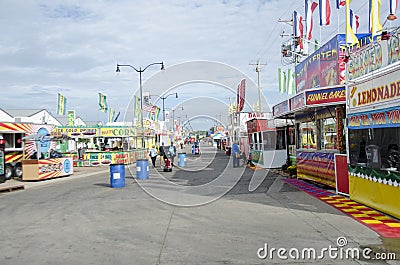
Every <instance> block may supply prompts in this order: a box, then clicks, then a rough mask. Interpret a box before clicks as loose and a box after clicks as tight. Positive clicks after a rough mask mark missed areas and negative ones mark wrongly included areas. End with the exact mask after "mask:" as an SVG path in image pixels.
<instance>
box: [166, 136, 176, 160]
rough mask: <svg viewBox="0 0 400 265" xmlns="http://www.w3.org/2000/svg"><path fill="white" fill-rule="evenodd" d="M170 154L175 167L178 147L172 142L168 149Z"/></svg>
mask: <svg viewBox="0 0 400 265" xmlns="http://www.w3.org/2000/svg"><path fill="white" fill-rule="evenodd" d="M168 153H169V155H170V159H171V165H172V166H174V159H175V156H176V147H175V145H174V142H171V145H170V146H169V148H168Z"/></svg>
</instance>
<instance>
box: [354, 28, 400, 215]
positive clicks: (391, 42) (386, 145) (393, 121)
mask: <svg viewBox="0 0 400 265" xmlns="http://www.w3.org/2000/svg"><path fill="white" fill-rule="evenodd" d="M399 37H400V33H399V32H394V33H392V34H391V37H390V39H388V40H382V41H377V42H376V43H374V44H370V45H368V46H367V47H366V48H365V49H362V50H359V51H357V52H355V53H353V54H351V56H350V60H349V62H348V76H349V81H350V82H349V87H348V91H347V98H348V101H347V121H348V149H349V159H348V160H349V161H348V162H349V166H348V174H349V194H350V198H351V199H353V200H355V201H358V202H360V203H362V204H365V205H368V206H370V207H372V208H375V209H377V210H379V211H382V212H384V213H387V214H390V215H392V216H394V217H396V218H400V203H399V198H400V187H399V186H400V153H399V151H400V150H399V146H400V104H399V102H400V53H399V49H398V48H399Z"/></svg>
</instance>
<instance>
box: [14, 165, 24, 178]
mask: <svg viewBox="0 0 400 265" xmlns="http://www.w3.org/2000/svg"><path fill="white" fill-rule="evenodd" d="M14 176H15V177H17V178H22V165H21V164H17V165H16V166H15V167H14Z"/></svg>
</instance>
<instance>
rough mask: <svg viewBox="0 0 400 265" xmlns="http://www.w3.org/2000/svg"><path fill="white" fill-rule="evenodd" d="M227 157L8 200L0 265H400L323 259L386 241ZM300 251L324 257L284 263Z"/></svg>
mask: <svg viewBox="0 0 400 265" xmlns="http://www.w3.org/2000/svg"><path fill="white" fill-rule="evenodd" d="M229 158H230V157H229V156H226V155H225V154H224V153H223V152H221V151H216V150H215V149H214V148H213V147H211V146H202V153H201V155H198V156H195V155H191V154H187V160H186V162H187V163H186V165H185V167H180V168H179V167H174V169H173V171H172V172H163V171H162V170H161V169H160V168H159V167H157V168H152V167H151V166H150V174H149V179H145V180H137V179H136V178H135V172H136V166H135V165H132V166H129V167H126V172H125V173H126V175H125V180H126V185H125V187H124V188H111V187H110V173H109V170H108V168H90V169H87V168H86V169H85V168H82V169H76V171H75V172H76V174H74V175H75V176H74V175H73V176H71V177H68V178H62V179H58V180H50V181H44V182H43V181H42V182H39V183H36V182H34V183H30V182H29V183H26V185H27V188H26V189H25V190H21V191H15V192H11V193H7V194H2V195H0V201H1V204H0V225H1V227H2V230H1V231H2V232H1V233H2V240H1V241H0V250H1V252H0V264H2V265H5V264H32V265H36V264H37V265H39V264H40V265H42V264H110V265H111V264H112V265H116V264H290V263H291V264H298V263H303V264H310V263H318V264H372V263H373V264H398V261H377V260H373V261H369V260H366V259H365V258H362V257H361V258H359V259H347V258H345V257H341V258H340V256H337V257H332V256H328V253H327V252H321V250H322V249H323V248H327V249H328V248H330V247H331V248H333V247H337V248H338V242H337V239H338V238H341V239H343V238H344V239H345V240H346V245H343V247H341V249H342V250H343V249H347V248H357V249H365V248H366V247H369V246H380V245H382V239H381V238H380V237H379V236H378V235H377V234H376V233H375V232H373V231H372V230H370V229H369V228H368V227H366V226H363V225H361V224H360V223H358V222H356V221H355V220H353V219H352V218H350V217H348V216H346V215H344V214H342V213H341V212H339V211H337V210H336V209H334V208H332V207H330V206H329V205H327V204H325V203H323V202H321V201H319V200H317V199H315V198H314V197H311V196H310V195H308V194H306V193H303V192H301V191H298V190H297V189H295V188H293V187H292V186H290V185H288V184H287V183H284V182H283V181H281V177H280V176H278V175H276V174H274V173H273V172H271V171H267V170H257V171H253V170H250V169H248V168H245V167H243V168H235V169H234V168H232V161H230V160H229ZM175 162H176V164H177V160H176V161H175ZM255 172H256V173H255ZM279 248H282V249H284V250H286V259H285V258H284V257H285V255H280V256H279V255H278V254H277V249H279ZM271 249H275V250H272V253H271ZM304 249H315V250H316V251H317V253H318V254H321V253H322V254H324V255H321V256H322V257H321V259H318V258H315V259H313V258H307V257H306V258H303V259H302V258H301V257H299V258H298V259H294V258H293V257H290V258H288V257H287V256H288V253H289V251H292V252H291V253H292V254H293V253H295V251H296V250H299V251H300V253H301V251H302V250H304ZM267 254H268V255H267ZM281 254H282V253H281Z"/></svg>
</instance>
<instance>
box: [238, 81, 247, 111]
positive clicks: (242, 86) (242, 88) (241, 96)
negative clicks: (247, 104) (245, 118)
mask: <svg viewBox="0 0 400 265" xmlns="http://www.w3.org/2000/svg"><path fill="white" fill-rule="evenodd" d="M245 96H246V79H242V81H240V83H239V84H238V87H237V94H236V106H237V108H236V113H239V112H241V111H242V110H243V108H244V100H245Z"/></svg>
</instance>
